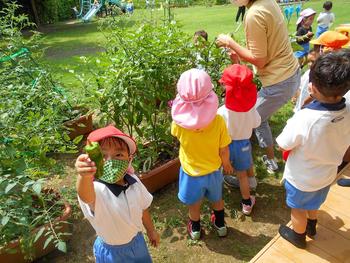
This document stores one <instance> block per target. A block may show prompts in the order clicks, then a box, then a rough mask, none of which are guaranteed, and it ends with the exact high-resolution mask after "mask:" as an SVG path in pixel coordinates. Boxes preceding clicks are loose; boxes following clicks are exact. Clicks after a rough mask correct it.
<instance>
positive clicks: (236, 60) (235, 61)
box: [227, 49, 241, 64]
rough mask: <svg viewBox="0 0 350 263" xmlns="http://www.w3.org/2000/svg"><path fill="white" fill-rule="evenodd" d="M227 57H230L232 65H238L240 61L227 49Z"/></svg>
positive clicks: (234, 53) (236, 55)
mask: <svg viewBox="0 0 350 263" xmlns="http://www.w3.org/2000/svg"><path fill="white" fill-rule="evenodd" d="M227 55H228V56H229V57H230V59H231V62H232V64H240V62H241V60H240V58H239V56H238V54H237V53H236V52H235V51H233V50H232V49H229V50H228V51H227Z"/></svg>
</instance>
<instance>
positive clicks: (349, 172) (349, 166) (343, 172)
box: [338, 163, 350, 177]
mask: <svg viewBox="0 0 350 263" xmlns="http://www.w3.org/2000/svg"><path fill="white" fill-rule="evenodd" d="M338 175H340V176H348V177H350V163H348V164H347V165H346V166H345V167H344V168H343V169H342V170H341V171H340V173H339V174H338Z"/></svg>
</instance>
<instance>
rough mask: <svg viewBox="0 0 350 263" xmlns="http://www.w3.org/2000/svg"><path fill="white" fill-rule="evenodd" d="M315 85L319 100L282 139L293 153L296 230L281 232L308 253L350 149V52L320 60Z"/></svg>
mask: <svg viewBox="0 0 350 263" xmlns="http://www.w3.org/2000/svg"><path fill="white" fill-rule="evenodd" d="M310 81H311V84H310V85H309V91H310V95H311V97H312V98H314V101H313V102H311V103H310V104H308V105H306V106H305V108H304V109H302V110H300V111H298V112H296V113H295V114H294V116H293V117H292V118H291V119H289V120H288V122H287V125H286V127H285V128H284V129H283V131H282V133H281V134H280V135H279V136H278V137H277V139H276V141H277V143H278V145H279V146H280V147H281V149H282V150H284V151H289V152H290V153H289V156H288V159H287V162H286V166H285V170H284V173H283V178H284V186H285V188H286V202H287V205H288V206H289V207H290V208H291V219H292V225H293V229H290V228H289V227H287V226H284V225H282V226H281V227H280V229H279V233H280V234H281V236H282V237H283V238H284V239H286V240H288V241H289V242H291V243H292V244H293V245H295V246H296V247H298V248H306V238H305V236H306V235H308V236H310V237H313V236H315V235H316V224H317V211H318V209H319V208H320V206H321V205H322V203H323V202H324V201H325V199H326V197H327V194H328V191H329V188H330V185H331V184H332V183H333V182H334V180H335V179H336V176H337V167H338V165H339V164H340V163H341V162H342V159H343V156H344V153H345V152H346V150H347V148H348V146H349V145H350V104H348V103H346V102H345V98H343V96H344V95H345V94H346V92H347V91H349V87H350V52H349V51H346V50H341V51H337V52H330V53H328V54H325V55H323V56H320V57H319V58H318V59H317V60H316V61H315V63H314V64H313V65H312V67H311V70H310Z"/></svg>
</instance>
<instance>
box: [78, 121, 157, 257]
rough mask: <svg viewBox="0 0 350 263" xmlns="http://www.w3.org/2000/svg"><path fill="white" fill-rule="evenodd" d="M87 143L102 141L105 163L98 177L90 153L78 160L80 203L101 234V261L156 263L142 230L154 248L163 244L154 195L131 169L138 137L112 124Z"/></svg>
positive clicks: (98, 248)
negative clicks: (155, 220) (153, 215)
mask: <svg viewBox="0 0 350 263" xmlns="http://www.w3.org/2000/svg"><path fill="white" fill-rule="evenodd" d="M87 140H88V142H89V143H91V142H98V143H99V145H100V148H101V154H102V156H103V162H104V164H103V172H102V174H101V175H100V176H99V177H98V178H94V177H95V176H96V170H97V168H96V164H95V163H94V162H93V161H91V159H90V156H89V155H88V154H81V155H79V157H78V158H77V160H76V162H75V167H76V170H77V172H78V177H77V184H76V186H77V192H78V200H79V204H80V207H81V209H82V211H83V213H84V216H85V217H86V218H87V220H89V222H90V224H91V225H92V227H93V228H94V229H95V231H96V234H97V238H96V240H95V243H94V256H95V260H96V262H97V263H102V262H103V263H114V262H152V259H151V256H150V254H149V252H148V249H147V245H146V242H145V240H144V237H143V234H142V228H143V226H144V227H145V229H146V231H147V236H148V238H149V240H150V243H151V244H152V245H153V246H158V244H159V234H158V233H157V231H156V230H155V228H154V226H153V223H152V219H151V216H150V214H149V212H148V207H149V206H150V205H151V203H152V199H153V197H152V195H151V194H150V193H149V192H148V191H147V189H146V188H145V186H144V185H143V184H142V183H141V181H140V179H139V178H138V177H137V176H136V175H135V174H133V173H132V172H131V169H130V163H131V160H132V156H133V155H134V154H135V152H136V143H135V141H134V139H132V138H131V137H130V136H128V135H126V134H124V133H123V132H121V131H120V130H118V129H117V128H115V127H114V126H107V127H104V128H101V129H97V130H95V131H93V132H91V133H90V134H89V136H88V138H87ZM97 152H98V151H97Z"/></svg>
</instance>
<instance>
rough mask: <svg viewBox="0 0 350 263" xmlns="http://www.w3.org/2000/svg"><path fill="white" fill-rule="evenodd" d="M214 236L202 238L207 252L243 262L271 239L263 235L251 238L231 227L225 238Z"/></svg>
mask: <svg viewBox="0 0 350 263" xmlns="http://www.w3.org/2000/svg"><path fill="white" fill-rule="evenodd" d="M215 235H216V234H215V233H213V232H211V233H210V235H208V236H204V237H203V242H204V243H205V245H206V247H207V248H208V249H209V250H211V251H213V252H215V253H219V254H223V255H229V256H232V258H234V259H236V260H243V261H249V260H250V259H251V258H252V257H253V256H254V255H255V254H257V253H258V252H259V251H260V249H261V248H262V247H263V246H264V245H265V244H266V243H267V242H269V240H270V239H271V238H270V237H268V236H266V235H264V234H259V235H257V236H251V235H248V234H246V233H244V232H242V231H240V230H238V229H235V228H232V227H228V237H226V238H219V237H217V236H215Z"/></svg>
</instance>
